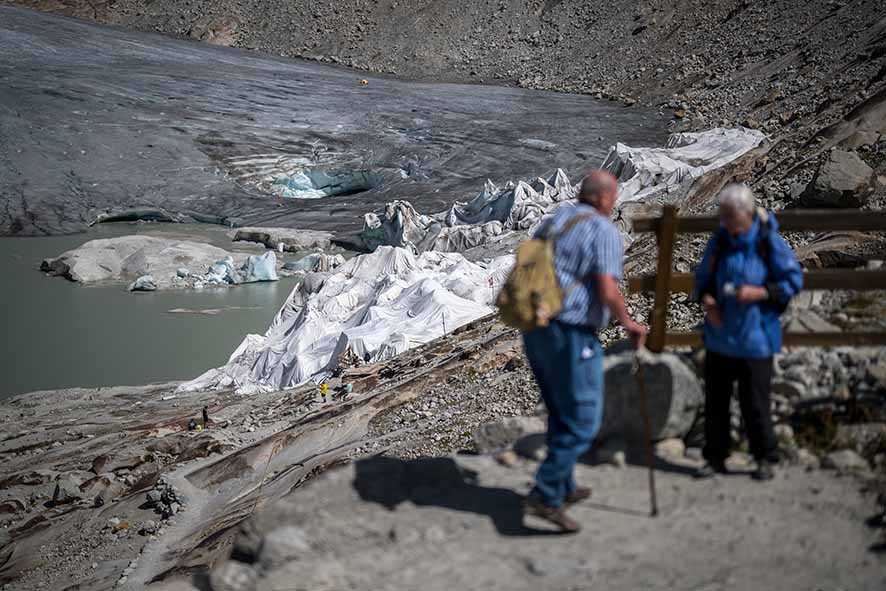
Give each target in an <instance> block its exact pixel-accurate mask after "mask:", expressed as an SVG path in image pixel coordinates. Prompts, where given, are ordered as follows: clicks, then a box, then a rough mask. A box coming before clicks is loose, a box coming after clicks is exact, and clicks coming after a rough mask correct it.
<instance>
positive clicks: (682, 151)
mask: <svg viewBox="0 0 886 591" xmlns="http://www.w3.org/2000/svg"><path fill="white" fill-rule="evenodd" d="M765 137H766V136H765V135H764V134H763V133H762V132H760V131H757V130H754V129H745V128H744V127H736V128H721V127H717V128H714V129H710V130H708V131H702V132H698V133H675V134H672V135H671V136H670V137H669V138H668V142H667V146H666V147H664V148H632V147H630V146H626V145H624V144H616V145H615V147H614V148H613V149H611V150H610V151H609V155H608V156H606V160H605V161H604V162H603V166H602V167H601V168H604V169H606V170H608V171H610V172H611V173H612V174H614V175H615V176H616V177H618V183H619V188H618V203H619V204H624V203H627V202H636V201H643V202H647V201H652V200H654V199H655V200H661V199H662V198H666V197H667V196H671V198H677V199H679V197H680V196H682V194H685V192H686V190H688V188H689V185H691V184H692V182H693V181H695V180H696V179H698V178H700V177H701V176H703V175H705V174H707V173H708V172H711V171H712V170H716V169H718V168H721V167H723V166H725V165H727V164H729V163H730V162H732V161H733V160H735V159H736V158H738V157H740V156H742V155H743V154H745V153H746V152H748V151H750V150H752V149H754V148H756V147H757V146H758V145H760V143H761V142H762V141H763V140H764V139H765ZM665 200H668V201H670V200H671V199H665Z"/></svg>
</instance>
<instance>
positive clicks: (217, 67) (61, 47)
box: [0, 7, 665, 235]
mask: <svg viewBox="0 0 886 591" xmlns="http://www.w3.org/2000/svg"><path fill="white" fill-rule="evenodd" d="M364 78H365V79H366V80H367V81H368V84H366V85H362V84H360V80H361V79H364ZM0 88H2V91H0V130H2V133H3V138H2V139H3V141H2V142H0V205H2V206H0V235H3V234H19V235H25V234H35V235H39V234H58V233H66V232H73V231H81V230H83V229H84V228H86V227H87V225H88V224H90V223H91V222H93V221H94V220H96V219H97V218H98V217H99V216H103V215H105V214H109V213H110V214H111V216H113V215H114V214H115V213H116V212H119V211H123V212H129V211H131V210H133V209H136V208H138V209H139V210H142V211H153V212H155V213H154V214H152V215H154V216H155V217H156V216H157V215H160V217H165V218H169V219H171V220H187V219H194V220H197V221H210V222H216V223H221V224H224V225H235V226H238V225H252V226H274V227H289V228H307V229H316V230H332V231H336V232H351V231H354V232H356V231H358V230H359V229H360V225H361V221H362V216H363V214H364V213H365V212H367V211H374V210H376V209H378V208H380V207H382V206H384V204H385V203H387V202H389V201H393V200H396V199H407V200H409V201H410V202H411V203H413V204H414V205H415V206H416V207H418V208H420V209H421V210H422V211H441V210H444V209H446V208H447V207H449V206H450V205H451V204H452V203H453V202H454V201H456V200H463V199H465V198H466V197H467V196H469V195H470V194H471V193H473V192H474V191H476V188H477V187H479V186H481V185H482V184H483V182H484V181H485V179H486V178H487V177H491V178H493V179H495V180H496V181H497V182H504V181H506V180H507V179H512V178H521V177H524V176H525V175H527V174H532V173H533V172H534V171H538V172H542V173H547V172H549V171H552V170H554V169H556V168H557V167H563V168H565V169H567V170H569V171H570V172H571V173H572V174H579V172H580V171H581V170H583V169H585V168H589V167H592V166H596V165H599V163H600V162H601V161H602V159H603V157H604V155H605V153H606V149H607V147H608V146H609V145H612V144H613V143H614V142H615V141H624V142H627V143H630V144H632V145H634V144H640V145H643V144H645V145H654V144H657V143H660V142H661V141H663V138H664V136H665V131H664V124H663V122H662V121H661V119H660V117H659V116H658V115H657V114H656V113H655V112H654V111H652V110H646V109H641V108H625V107H623V106H621V105H615V104H612V103H606V102H603V101H597V100H594V99H592V98H590V97H587V96H579V95H568V94H561V93H552V92H541V91H532V90H525V89H517V88H503V87H494V86H479V85H460V84H442V83H441V84H434V83H414V82H404V81H399V80H394V79H391V78H384V77H367V75H366V74H365V73H364V72H356V71H351V70H347V69H344V68H336V67H331V66H323V65H318V64H315V63H310V62H304V61H297V60H289V59H282V58H275V57H271V56H265V55H260V54H257V53H253V52H247V51H243V50H238V49H233V48H226V47H218V46H212V45H207V44H200V43H194V42H188V41H184V40H178V39H172V38H169V37H164V36H160V35H154V34H149V33H142V32H135V31H125V30H123V29H118V28H111V27H105V26H101V25H96V24H93V23H88V22H83V21H77V20H73V19H68V18H65V17H61V16H58V15H51V14H44V13H38V12H32V11H27V10H21V9H16V8H11V7H0ZM127 215H128V213H127ZM105 219H108V218H105Z"/></svg>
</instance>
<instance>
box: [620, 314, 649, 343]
mask: <svg viewBox="0 0 886 591" xmlns="http://www.w3.org/2000/svg"><path fill="white" fill-rule="evenodd" d="M624 327H625V330H627V331H628V336H629V337H630V339H631V343H632V344H633V345H634V349H640V348H642V347H643V345H645V344H646V333H647V332H649V329H647V328H646V327H645V326H643V325H642V324H640V323H638V322H634V321H633V320H630V321H629V322H627V323H626V324H625V325H624Z"/></svg>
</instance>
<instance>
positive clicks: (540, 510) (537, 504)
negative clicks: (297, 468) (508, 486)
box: [523, 495, 581, 534]
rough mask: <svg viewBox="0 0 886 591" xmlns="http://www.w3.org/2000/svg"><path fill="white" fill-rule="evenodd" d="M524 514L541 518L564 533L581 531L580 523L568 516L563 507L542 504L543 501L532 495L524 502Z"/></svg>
mask: <svg viewBox="0 0 886 591" xmlns="http://www.w3.org/2000/svg"><path fill="white" fill-rule="evenodd" d="M523 514H524V515H532V516H534V517H540V518H541V519H544V520H545V521H547V522H549V523H553V524H554V525H556V526H557V527H559V528H560V531H562V532H563V533H567V534H574V533H578V532H579V531H580V530H581V526H580V525H579V524H578V522H577V521H575V520H573V519H572V518H571V517H569V516H568V515H566V512H565V511H564V510H563V508H562V507H549V506H547V505H545V504H544V503H542V502H541V499H539V498H538V497H535V496H532V495H530V496H528V497H526V500H525V501H523Z"/></svg>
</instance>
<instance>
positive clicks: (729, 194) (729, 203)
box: [717, 183, 756, 213]
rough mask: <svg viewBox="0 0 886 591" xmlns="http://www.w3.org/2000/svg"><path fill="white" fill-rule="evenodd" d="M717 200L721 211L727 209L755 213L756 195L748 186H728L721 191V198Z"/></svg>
mask: <svg viewBox="0 0 886 591" xmlns="http://www.w3.org/2000/svg"><path fill="white" fill-rule="evenodd" d="M717 200H718V201H719V203H720V208H721V209H723V208H724V207H725V208H727V209H732V210H734V211H741V212H744V213H754V209H755V207H756V204H755V203H754V193H753V192H752V191H751V189H750V188H749V187H748V186H747V185H744V184H739V183H733V184H731V185H726V188H724V189H723V190H722V191H720V196H719V197H718V199H717Z"/></svg>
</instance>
